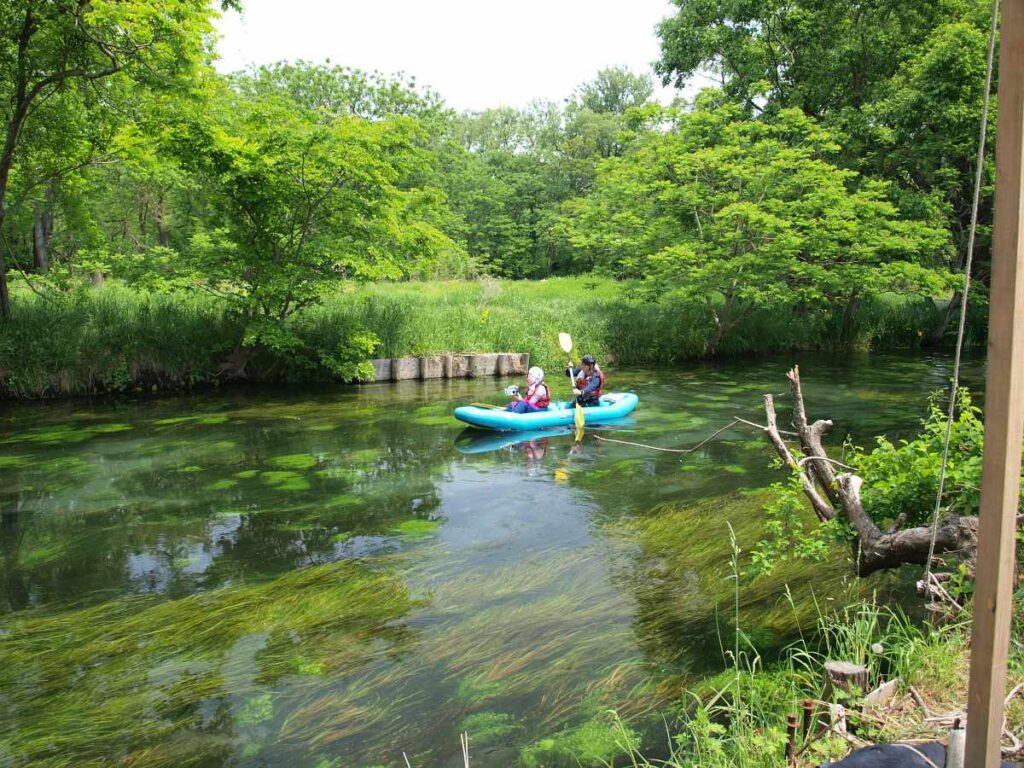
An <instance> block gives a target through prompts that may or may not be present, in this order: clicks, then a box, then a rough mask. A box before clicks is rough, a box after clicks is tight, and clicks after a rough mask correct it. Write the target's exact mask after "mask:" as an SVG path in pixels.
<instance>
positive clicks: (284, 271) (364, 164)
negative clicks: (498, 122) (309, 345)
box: [169, 94, 456, 365]
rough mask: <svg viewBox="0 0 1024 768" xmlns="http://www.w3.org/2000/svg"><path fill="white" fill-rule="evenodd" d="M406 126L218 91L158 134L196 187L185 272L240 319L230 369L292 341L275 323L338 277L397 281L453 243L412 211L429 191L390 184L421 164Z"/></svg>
mask: <svg viewBox="0 0 1024 768" xmlns="http://www.w3.org/2000/svg"><path fill="white" fill-rule="evenodd" d="M417 131H418V126H417V124H416V122H415V121H414V120H411V119H408V118H393V119H389V120H379V121H369V120H366V119H363V118H360V117H336V118H334V119H331V120H323V119H319V118H318V117H317V116H316V115H315V114H314V113H312V112H310V111H308V110H303V109H301V108H299V107H297V106H296V105H295V103H294V102H293V101H291V100H290V99H288V98H286V97H281V96H278V97H275V96H271V95H265V96H261V97H260V98H258V99H249V98H246V97H245V96H244V95H238V94H225V95H224V96H223V97H222V98H220V99H219V100H217V101H215V102H213V103H212V104H211V105H208V106H207V107H206V108H205V109H204V110H203V113H202V114H201V115H194V116H193V119H191V120H189V121H188V122H187V123H186V124H185V125H183V126H182V127H181V129H180V130H179V131H178V132H177V133H175V134H174V135H173V136H171V137H170V138H169V142H170V143H171V145H172V146H173V147H174V149H175V151H176V153H177V155H178V156H179V157H180V158H181V159H182V161H183V163H185V165H186V167H188V168H191V169H193V170H194V171H196V172H198V174H199V175H200V177H201V178H202V179H203V180H204V182H205V185H204V197H205V201H206V205H207V206H208V208H209V215H208V217H207V222H206V226H205V227H202V228H200V229H198V230H197V231H196V233H195V234H194V236H193V238H192V244H191V254H190V256H191V259H192V262H191V263H192V270H193V271H192V275H193V279H194V280H195V281H197V282H198V283H200V284H201V285H203V286H205V287H206V288H207V289H209V290H211V291H213V292H215V293H218V294H219V295H222V296H225V297H226V298H228V299H229V300H230V301H231V302H233V304H234V305H235V308H236V310H237V311H238V312H239V313H240V314H241V315H242V317H243V320H244V322H245V323H246V333H245V338H244V340H243V347H242V348H241V349H240V353H241V355H242V357H241V361H242V363H241V364H242V365H244V360H245V354H247V352H246V350H249V351H252V350H255V349H258V348H259V347H260V346H267V347H271V348H274V349H277V350H279V351H288V350H290V349H295V348H297V347H298V346H300V342H299V340H298V339H297V338H296V337H295V336H294V335H293V334H292V333H291V332H290V331H289V330H288V328H287V326H286V325H285V323H284V321H285V320H287V319H288V318H289V317H290V316H291V315H292V314H294V313H295V312H296V311H298V310H300V309H301V308H303V307H305V306H309V305H311V304H314V303H317V302H318V301H319V300H320V299H321V297H322V296H323V295H324V294H325V293H326V292H328V291H330V290H332V289H334V288H335V287H336V286H337V284H338V283H339V282H340V281H343V280H346V279H354V280H366V279H378V278H397V277H400V276H402V275H403V273H404V272H405V271H406V270H407V269H409V267H410V266H411V264H412V263H413V262H414V261H415V260H416V259H429V258H430V257H431V256H432V255H434V254H436V253H438V252H442V251H444V250H446V249H452V248H455V247H456V246H455V244H454V243H452V241H451V240H450V239H449V238H447V237H446V236H444V235H443V234H442V233H440V232H439V231H437V230H436V229H435V228H434V227H432V226H431V225H430V224H429V223H428V222H425V221H423V219H422V217H420V216H419V212H420V210H421V209H422V208H423V207H424V206H429V204H430V201H431V197H430V194H429V192H426V193H425V192H423V191H421V190H415V189H411V190H402V189H399V188H398V187H397V186H396V184H397V183H398V182H400V181H401V180H402V179H403V178H405V177H406V176H407V175H408V174H409V173H411V172H412V171H413V170H415V168H416V166H417V164H418V163H420V162H422V152H421V151H420V150H419V149H418V148H417V147H416V145H415V139H416V136H417ZM364 351H369V350H364ZM322 362H324V363H325V364H328V365H331V361H329V360H326V359H325V360H324V361H322Z"/></svg>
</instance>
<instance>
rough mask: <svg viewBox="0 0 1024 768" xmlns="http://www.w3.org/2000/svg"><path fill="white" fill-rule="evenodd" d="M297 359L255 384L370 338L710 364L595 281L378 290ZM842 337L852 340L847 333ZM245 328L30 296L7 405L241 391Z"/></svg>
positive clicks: (857, 337)
mask: <svg viewBox="0 0 1024 768" xmlns="http://www.w3.org/2000/svg"><path fill="white" fill-rule="evenodd" d="M939 315H940V312H939V310H938V309H937V307H936V306H935V305H934V304H933V303H931V302H921V301H919V300H907V299H904V298H902V297H898V296H890V297H884V298H882V299H877V300H874V301H865V302H862V303H861V305H860V306H859V307H858V310H857V314H856V315H855V316H854V318H853V322H852V323H851V322H849V319H848V321H847V322H846V323H845V324H844V322H843V318H842V317H837V316H835V313H833V312H830V311H827V310H820V311H814V312H810V311H808V312H803V313H799V315H797V314H794V312H793V310H791V309H786V310H779V311H752V312H750V313H749V314H747V315H746V316H744V317H743V319H742V320H741V321H739V322H738V323H737V325H736V326H735V327H734V328H733V329H732V330H731V331H730V332H729V333H728V334H727V335H726V336H725V338H724V339H723V341H722V344H721V346H720V348H719V352H718V353H719V354H720V355H740V354H751V353H760V352H771V351H779V350H785V349H794V348H805V349H806V348H812V349H833V348H839V347H847V346H857V347H861V348H879V349H881V348H887V349H892V348H905V347H908V346H914V345H916V344H919V343H920V340H921V338H922V337H923V335H924V334H926V332H927V330H928V329H929V328H932V327H933V326H934V325H935V323H936V322H937V321H938V319H939ZM289 323H290V326H291V329H292V330H293V331H294V332H295V334H296V336H297V337H298V338H299V339H300V341H301V346H300V347H298V348H291V349H289V350H288V351H287V352H283V351H276V352H275V351H270V350H266V349H262V350H259V351H258V352H257V353H256V354H254V355H252V356H251V359H250V360H249V361H248V362H247V365H246V368H245V376H246V377H247V378H248V379H250V380H256V381H291V382H316V381H329V380H331V379H332V378H333V374H332V373H331V371H330V370H329V369H328V368H327V367H326V366H325V365H324V364H323V362H322V361H323V359H324V356H325V355H326V356H337V355H338V354H339V353H344V352H345V350H346V349H350V348H351V347H352V340H353V339H354V338H355V337H356V336H357V335H358V334H359V333H360V332H362V331H366V330H368V331H370V332H371V333H373V334H374V335H375V336H376V337H377V339H379V344H378V346H377V349H376V351H375V352H374V353H373V354H374V355H375V356H377V357H398V356H402V355H407V354H424V353H433V352H455V351H459V352H474V351H525V352H529V353H530V355H531V358H532V359H533V360H534V361H535V362H537V363H538V364H540V365H545V366H555V365H559V364H560V363H561V362H562V358H563V355H562V353H561V351H560V350H559V349H558V346H557V338H558V333H559V332H560V331H568V332H570V333H571V334H572V335H573V338H574V339H575V341H576V346H577V348H578V349H580V350H587V351H590V352H593V353H594V354H595V355H597V356H598V358H599V359H600V360H603V361H609V362H614V363H618V364H620V365H643V364H671V363H676V362H680V361H684V360H687V359H694V358H698V357H701V356H703V355H704V354H705V345H706V342H707V339H708V337H709V336H710V335H711V331H712V325H713V318H712V317H711V316H709V314H708V313H707V312H706V310H703V309H701V308H700V307H697V306H696V305H693V304H692V303H690V302H688V301H687V300H686V299H685V298H683V297H682V296H673V295H668V296H665V297H663V298H662V299H661V300H659V301H657V302H652V301H647V300H644V299H643V298H642V297H641V296H639V295H637V293H636V290H635V286H633V285H631V284H628V283H615V282H611V281H607V280H600V279H596V278H588V277H575V278H558V279H550V280H544V281H538V282H508V281H494V280H489V281H481V282H431V283H402V284H377V285H370V286H365V287H358V288H357V287H353V288H352V289H350V290H348V291H346V292H343V293H339V294H337V295H334V296H332V297H329V298H328V299H327V300H326V301H325V302H324V303H323V304H322V305H320V306H317V307H312V308H309V309H307V310H305V311H303V312H302V313H300V314H298V315H296V316H294V317H293V318H291V319H290V320H289ZM844 328H845V330H844ZM243 334H244V326H243V323H242V321H241V319H240V318H238V317H236V316H234V315H232V314H231V312H230V311H229V309H228V305H227V304H226V303H225V302H224V301H223V300H220V299H217V298H215V297H212V296H208V295H202V294H180V293H178V294H151V293H144V292H139V291H134V290H129V289H127V288H124V287H120V286H117V285H112V284H108V285H107V286H106V287H104V288H102V289H98V290H88V289H87V290H82V291H80V292H76V293H72V294H67V295H55V296H51V297H50V298H48V299H44V298H40V297H37V296H36V295H34V294H32V293H30V292H28V291H21V292H20V293H19V295H18V296H17V301H16V302H15V311H14V314H13V317H12V318H11V319H10V320H9V321H7V322H4V323H0V395H2V396H4V397H14V398H37V397H50V396H61V395H73V394H87V393H93V392H109V391H115V392H116V391H125V390H133V389H143V390H150V389H161V390H163V389H181V388H187V387H189V386H192V385H195V384H202V383H220V382H223V381H227V380H229V379H231V378H232V377H236V376H237V374H238V371H237V369H236V368H234V367H233V366H232V365H231V364H230V361H231V356H232V353H233V352H234V351H235V350H237V349H238V347H239V346H240V345H241V342H242V338H243Z"/></svg>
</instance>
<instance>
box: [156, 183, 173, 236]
mask: <svg viewBox="0 0 1024 768" xmlns="http://www.w3.org/2000/svg"><path fill="white" fill-rule="evenodd" d="M166 215H167V212H166V203H165V200H164V196H163V195H162V194H161V195H160V196H159V197H158V198H157V201H156V243H157V245H159V246H160V247H162V248H167V247H168V246H169V245H170V244H171V238H170V236H169V235H168V233H167V224H166V221H165V216H166Z"/></svg>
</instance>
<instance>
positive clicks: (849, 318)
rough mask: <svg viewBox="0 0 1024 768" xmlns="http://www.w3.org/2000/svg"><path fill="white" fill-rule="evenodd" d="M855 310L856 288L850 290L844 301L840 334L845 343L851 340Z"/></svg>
mask: <svg viewBox="0 0 1024 768" xmlns="http://www.w3.org/2000/svg"><path fill="white" fill-rule="evenodd" d="M856 312H857V289H856V288H854V289H853V290H852V291H850V298H849V299H847V301H846V308H845V309H844V310H843V326H842V330H841V331H840V334H841V335H842V340H843V342H845V343H850V342H852V341H853V318H854V315H855V314H856Z"/></svg>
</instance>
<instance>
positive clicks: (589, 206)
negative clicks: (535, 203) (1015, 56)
mask: <svg viewBox="0 0 1024 768" xmlns="http://www.w3.org/2000/svg"><path fill="white" fill-rule="evenodd" d="M837 149H838V147H837V146H836V144H835V143H834V141H833V139H832V136H831V135H830V134H829V132H828V131H826V130H825V129H823V128H822V127H821V126H820V125H818V124H817V123H816V122H815V121H813V120H812V119H810V118H808V117H807V116H805V115H803V114H802V113H801V112H799V111H798V110H782V111H781V112H780V113H779V114H778V115H777V117H775V118H773V119H770V120H768V119H764V120H744V119H742V112H741V108H740V107H739V106H736V105H730V104H726V105H722V106H715V105H714V104H713V102H712V101H711V97H710V96H705V98H704V99H703V100H702V101H701V103H700V104H699V106H698V109H696V110H695V111H694V112H693V113H691V114H688V115H685V116H683V117H681V118H680V119H679V122H678V124H677V126H676V128H675V129H674V130H672V131H670V132H668V133H665V134H660V133H656V132H654V133H650V134H648V135H647V136H645V137H644V139H643V140H641V141H639V142H638V143H637V144H636V146H635V147H634V149H633V150H631V151H629V152H627V154H626V155H624V156H623V157H619V158H612V159H609V160H608V161H606V162H605V163H604V164H602V165H601V166H600V167H599V171H598V179H597V184H596V187H595V190H594V192H593V193H592V194H591V195H590V196H588V197H587V198H586V199H585V200H580V201H573V203H570V204H569V205H568V206H567V213H568V217H569V220H570V227H571V230H572V234H571V239H572V242H573V244H574V245H575V246H576V247H578V248H580V249H581V250H582V251H584V252H586V253H589V254H591V257H592V259H593V263H594V264H595V266H597V267H599V268H601V269H603V270H605V271H608V272H610V273H612V274H615V275H617V276H620V277H640V278H645V279H647V280H648V282H649V284H650V285H651V286H652V288H653V289H654V290H655V291H656V292H661V291H664V290H667V289H670V288H682V289H683V290H685V291H686V292H688V294H690V295H691V296H692V298H693V300H694V301H696V302H699V303H701V304H703V306H704V307H705V309H706V312H707V316H708V318H709V321H710V332H709V335H708V340H707V345H706V351H707V352H708V353H709V354H714V353H715V352H716V351H717V349H718V346H719V344H720V343H721V341H722V339H723V338H724V337H725V336H726V334H727V333H729V331H730V330H732V329H733V328H734V327H735V325H736V324H737V323H738V322H739V321H740V320H742V319H743V318H744V317H745V316H746V315H747V314H748V313H749V312H750V311H752V310H753V309H755V308H758V307H766V306H771V307H775V308H777V309H780V310H782V308H784V307H786V308H801V309H803V310H808V309H813V308H816V307H818V308H833V309H834V308H836V307H839V308H842V307H843V306H844V305H846V306H849V305H850V304H852V303H854V302H855V301H856V299H857V297H858V296H861V295H870V294H873V293H878V292H881V291H887V290H899V291H901V292H904V293H906V292H913V291H918V292H921V293H922V294H923V295H931V294H932V293H933V292H935V291H937V290H941V289H942V288H943V287H945V285H946V284H947V283H946V279H945V277H944V276H943V275H944V273H942V272H941V271H937V270H941V268H942V266H943V265H944V263H945V257H946V255H947V250H948V246H947V244H948V238H947V235H946V233H945V232H944V231H943V230H942V229H941V227H939V226H936V225H935V224H934V223H928V222H921V221H913V220H906V219H903V218H901V217H900V216H899V215H898V213H897V211H896V208H895V206H894V205H893V204H892V203H891V202H890V201H889V200H888V199H887V198H886V193H887V191H888V188H887V186H886V185H885V184H883V183H881V182H875V181H870V180H864V179H861V178H859V177H858V175H857V173H856V172H854V171H849V170H843V169H841V168H838V167H836V166H835V165H834V164H832V163H831V162H830V161H829V156H830V155H831V154H832V153H834V152H835V151H836V150H837ZM850 311H852V309H851V310H850Z"/></svg>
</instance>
